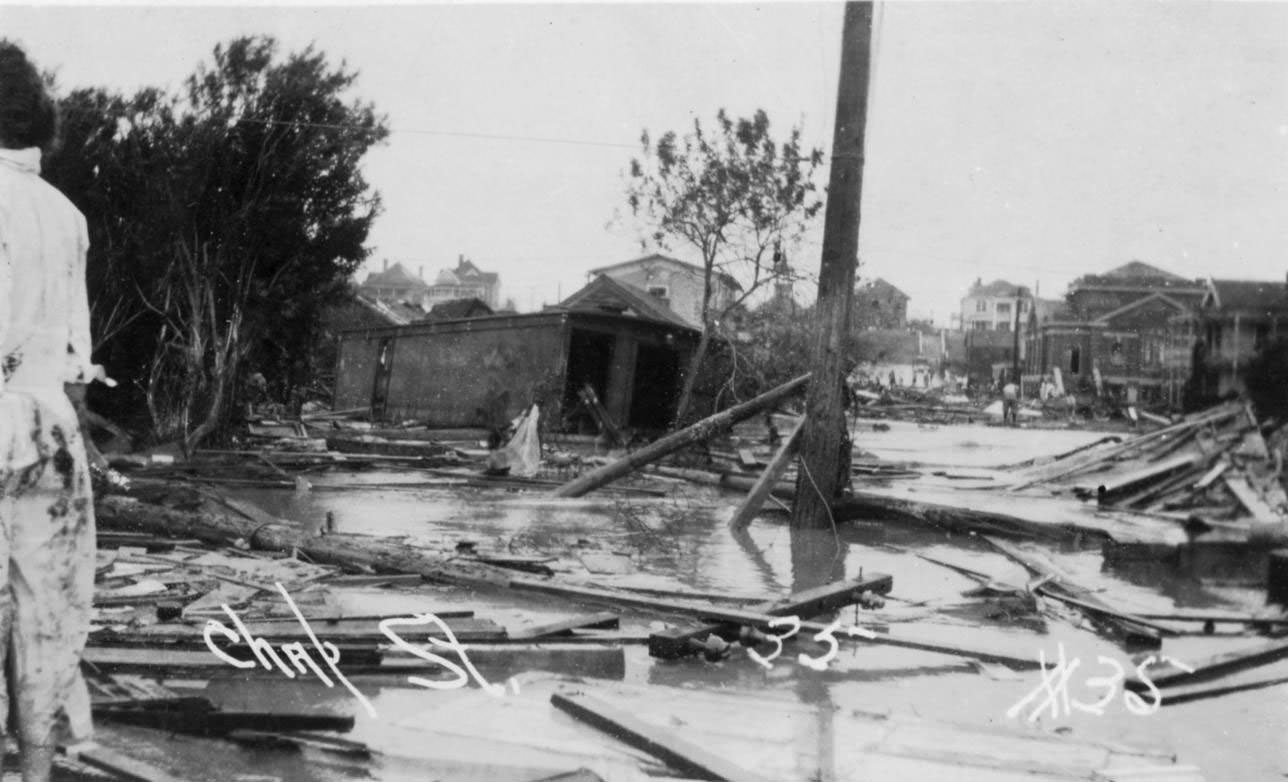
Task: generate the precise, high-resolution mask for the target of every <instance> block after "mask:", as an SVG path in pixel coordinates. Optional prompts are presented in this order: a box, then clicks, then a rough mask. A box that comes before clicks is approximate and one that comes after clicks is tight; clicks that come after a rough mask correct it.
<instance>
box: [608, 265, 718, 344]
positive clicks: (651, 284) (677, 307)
mask: <svg viewBox="0 0 1288 782" xmlns="http://www.w3.org/2000/svg"><path fill="white" fill-rule="evenodd" d="M605 274H607V275H608V276H609V277H612V278H613V279H615V280H618V281H620V282H624V283H626V284H628V285H634V286H635V287H636V288H639V289H640V290H643V291H648V292H656V294H655V295H657V294H662V295H659V296H658V297H659V298H661V299H664V300H665V301H666V302H667V304H668V306H670V308H671V311H672V312H674V313H675V314H677V315H679V316H680V317H682V318H684V320H685V321H686V322H688V323H689V325H691V326H693V327H694V328H697V329H700V328H702V326H703V324H702V293H703V287H704V283H703V275H702V272H701V271H700V270H698V269H693V270H689V269H685V268H681V267H678V266H675V265H674V264H670V263H655V264H641V265H638V266H628V267H625V268H621V269H613V270H610V271H607V272H605ZM712 285H713V286H714V289H713V290H712V293H711V308H712V310H713V311H714V312H716V313H718V312H719V311H720V310H722V309H724V308H725V307H726V306H728V305H729V304H730V303H731V302H732V301H733V300H734V298H733V295H734V291H733V289H732V288H731V287H730V286H729V285H728V284H727V283H725V282H724V281H723V280H722V279H721V278H720V277H718V276H717V277H715V278H714V279H713V280H712Z"/></svg>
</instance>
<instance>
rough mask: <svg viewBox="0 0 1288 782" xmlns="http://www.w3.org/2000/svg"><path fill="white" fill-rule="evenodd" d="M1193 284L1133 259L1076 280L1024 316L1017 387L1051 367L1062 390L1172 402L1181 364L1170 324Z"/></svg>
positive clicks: (1183, 311)
mask: <svg viewBox="0 0 1288 782" xmlns="http://www.w3.org/2000/svg"><path fill="white" fill-rule="evenodd" d="M1203 295H1204V287H1203V285H1202V283H1201V282H1199V281H1196V280H1189V279H1186V278H1184V277H1181V276H1179V275H1176V274H1172V273H1171V272H1167V271H1164V270H1162V269H1159V268H1157V267H1154V266H1151V265H1149V264H1147V263H1142V262H1141V261H1132V262H1131V263H1128V264H1124V265H1123V266H1119V267H1117V268H1115V269H1111V270H1110V271H1108V272H1105V273H1103V274H1088V275H1084V276H1082V277H1079V278H1078V279H1077V280H1074V282H1073V283H1072V284H1071V285H1070V286H1069V291H1068V293H1067V294H1066V296H1065V301H1064V303H1063V304H1058V303H1043V304H1041V305H1039V306H1035V307H1034V308H1033V312H1031V313H1030V317H1029V327H1028V334H1027V336H1026V344H1027V346H1026V349H1025V358H1024V382H1025V384H1026V385H1025V389H1026V390H1027V391H1031V390H1033V389H1036V387H1037V385H1038V383H1040V382H1041V379H1042V377H1044V376H1052V375H1053V374H1054V371H1055V370H1057V369H1058V370H1059V372H1060V377H1061V381H1062V383H1063V385H1064V386H1065V388H1066V390H1071V391H1073V390H1078V389H1086V390H1092V389H1096V388H1097V378H1098V379H1099V389H1098V390H1099V391H1100V392H1101V393H1104V394H1105V395H1108V396H1114V397H1118V398H1121V399H1123V400H1124V401H1132V400H1136V401H1142V402H1167V403H1170V404H1179V401H1180V391H1181V387H1182V385H1183V384H1184V382H1185V378H1184V375H1185V370H1184V363H1185V362H1184V361H1182V360H1181V358H1180V357H1178V356H1177V355H1176V353H1175V351H1174V350H1172V349H1171V345H1172V343H1173V341H1174V338H1173V335H1172V325H1171V324H1172V322H1173V321H1174V320H1175V319H1177V318H1180V317H1183V316H1186V315H1187V314H1190V313H1192V312H1193V311H1194V309H1195V308H1196V307H1197V306H1198V303H1199V301H1200V299H1201V298H1202V297H1203Z"/></svg>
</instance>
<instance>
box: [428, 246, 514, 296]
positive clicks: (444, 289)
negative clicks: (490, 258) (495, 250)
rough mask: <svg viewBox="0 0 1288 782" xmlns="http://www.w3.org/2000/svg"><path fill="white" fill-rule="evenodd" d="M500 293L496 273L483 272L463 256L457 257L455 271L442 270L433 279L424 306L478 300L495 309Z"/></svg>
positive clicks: (499, 284)
mask: <svg viewBox="0 0 1288 782" xmlns="http://www.w3.org/2000/svg"><path fill="white" fill-rule="evenodd" d="M500 292H501V281H500V277H499V275H497V274H496V272H485V271H482V270H480V269H479V267H477V266H475V265H474V263H473V262H472V261H470V260H468V259H467V258H466V257H465V256H464V255H460V256H457V260H456V268H455V269H443V270H442V271H440V272H439V273H438V276H437V277H435V278H434V283H433V285H430V286H429V290H428V291H427V293H426V305H427V306H428V307H433V306H434V305H435V304H437V303H439V302H443V301H454V300H456V299H479V300H480V301H482V302H483V303H484V304H486V305H487V306H489V307H491V308H493V309H495V308H496V307H497V306H498V303H499V301H498V297H499V296H500Z"/></svg>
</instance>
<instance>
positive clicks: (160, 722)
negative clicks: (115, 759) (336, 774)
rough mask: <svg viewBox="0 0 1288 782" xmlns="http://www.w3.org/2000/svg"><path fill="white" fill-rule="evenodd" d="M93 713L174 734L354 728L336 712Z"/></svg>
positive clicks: (130, 710)
mask: <svg viewBox="0 0 1288 782" xmlns="http://www.w3.org/2000/svg"><path fill="white" fill-rule="evenodd" d="M94 716H95V717H99V718H102V719H106V720H111V721H113V722H122V723H125V724H127V725H139V726H142V727H146V728H160V729H162V730H166V731H169V732H174V733H191V734H194V735H198V736H221V735H224V734H227V733H229V732H231V731H234V730H264V731H288V730H333V731H337V732H340V733H344V732H347V731H350V730H353V717H345V716H341V715H335V714H297V713H288V712H261V711H254V712H252V711H224V710H222V709H219V710H215V711H187V710H175V709H166V708H159V709H153V708H133V707H128V706H108V707H104V708H95V709H94Z"/></svg>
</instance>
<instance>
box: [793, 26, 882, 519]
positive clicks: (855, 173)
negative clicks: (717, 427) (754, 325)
mask: <svg viewBox="0 0 1288 782" xmlns="http://www.w3.org/2000/svg"><path fill="white" fill-rule="evenodd" d="M871 49H872V3H870V2H849V3H846V4H845V23H844V28H843V30H842V32H841V74H840V79H839V84H838V86H837V96H836V127H835V130H834V131H833V135H832V164H831V165H832V170H831V176H830V178H829V181H828V191H827V212H826V215H825V217H824V225H823V258H822V261H821V263H820V266H819V275H818V305H817V308H816V309H817V312H818V321H817V323H818V333H817V335H816V337H815V342H814V355H813V365H812V366H813V372H812V374H813V376H814V382H812V383H810V387H809V393H808V395H807V397H806V403H805V415H806V420H805V421H804V422H803V423H802V424H801V426H802V428H803V430H804V431H803V433H802V435H801V446H800V450H801V471H800V475H799V476H798V477H797V484H796V486H797V491H796V503H795V505H794V507H793V509H792V527H793V528H801V529H819V528H824V527H828V526H830V524H831V521H830V519H831V515H830V513H829V507H828V506H829V505H830V504H831V502H832V500H833V499H835V498H836V496H837V494H838V493H839V491H840V489H841V487H842V484H841V481H842V478H843V477H844V478H846V479H847V480H848V477H849V476H848V475H845V476H842V474H841V473H842V469H840V468H841V467H842V465H844V467H845V472H847V473H848V460H847V459H843V458H842V456H843V455H848V454H849V451H850V442H849V432H848V430H847V429H846V426H845V411H844V409H843V407H842V402H843V397H842V394H843V393H844V392H845V388H844V383H845V356H844V355H843V348H844V345H845V342H846V337H847V336H848V335H849V332H850V308H851V305H852V300H853V296H854V272H855V267H856V266H857V265H858V254H859V208H860V203H859V202H860V198H861V195H862V192H863V144H864V137H865V130H866V124H867V113H868V81H869V71H870V68H869V65H870V63H869V60H870V57H871Z"/></svg>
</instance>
